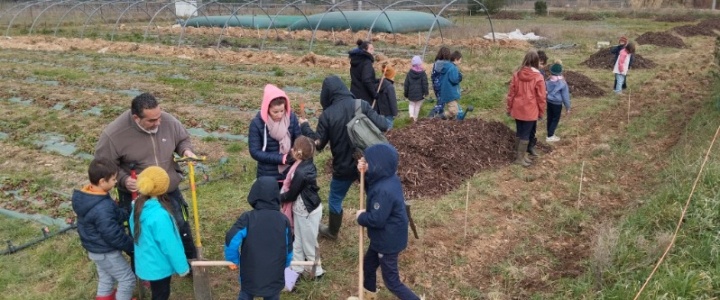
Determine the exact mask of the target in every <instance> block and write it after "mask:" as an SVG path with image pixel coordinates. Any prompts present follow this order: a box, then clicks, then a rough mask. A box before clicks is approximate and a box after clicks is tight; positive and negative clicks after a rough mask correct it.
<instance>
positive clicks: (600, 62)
mask: <svg viewBox="0 0 720 300" xmlns="http://www.w3.org/2000/svg"><path fill="white" fill-rule="evenodd" d="M611 51H612V47H609V48H605V49H600V50H598V52H596V53H595V54H593V55H590V57H589V58H588V59H587V60H586V61H584V62H582V64H583V65H586V66H588V67H589V68H593V69H610V70H612V68H613V67H614V66H615V54H612V52H611ZM656 65H657V64H656V63H655V62H654V61H652V60H649V59H645V58H643V57H642V55H640V54H637V53H636V54H633V56H632V66H630V67H631V68H633V69H652V68H654V67H655V66H656Z"/></svg>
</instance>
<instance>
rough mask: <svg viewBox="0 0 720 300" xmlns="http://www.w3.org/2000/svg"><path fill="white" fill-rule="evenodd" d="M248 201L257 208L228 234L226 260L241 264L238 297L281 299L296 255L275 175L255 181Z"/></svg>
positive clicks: (239, 219)
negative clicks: (286, 273)
mask: <svg viewBox="0 0 720 300" xmlns="http://www.w3.org/2000/svg"><path fill="white" fill-rule="evenodd" d="M247 200H248V202H249V203H250V206H252V208H253V210H251V211H247V212H245V213H243V214H242V215H240V218H238V219H237V221H235V224H233V226H232V227H230V230H228V231H227V233H226V234H225V259H226V260H229V261H231V262H233V263H235V264H236V265H238V266H239V267H240V286H241V291H240V296H239V298H238V300H252V299H254V298H255V297H264V298H265V300H278V299H280V292H281V291H282V289H283V287H284V286H285V268H287V267H289V266H290V261H292V257H293V254H292V253H293V252H292V251H293V249H292V244H293V237H292V231H291V229H290V221H289V220H288V219H287V217H285V215H283V213H281V212H280V189H279V188H278V184H277V181H276V179H275V177H269V176H263V177H260V178H258V179H257V180H255V183H253V185H252V187H251V188H250V193H249V194H248V198H247Z"/></svg>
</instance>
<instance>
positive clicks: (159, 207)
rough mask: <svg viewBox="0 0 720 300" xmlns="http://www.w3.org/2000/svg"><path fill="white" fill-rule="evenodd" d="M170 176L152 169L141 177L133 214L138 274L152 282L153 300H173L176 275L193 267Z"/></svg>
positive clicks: (159, 169)
mask: <svg viewBox="0 0 720 300" xmlns="http://www.w3.org/2000/svg"><path fill="white" fill-rule="evenodd" d="M169 185H170V177H169V176H168V174H167V173H166V172H165V170H164V169H163V168H161V167H158V166H150V167H147V168H145V170H143V171H142V173H140V175H138V178H137V187H138V192H139V193H140V196H139V197H138V198H137V200H135V201H134V202H135V203H134V204H133V208H132V213H131V214H130V232H132V234H133V237H134V238H135V272H136V274H137V276H138V277H140V279H143V280H147V281H150V290H151V291H152V299H153V300H167V299H170V279H171V278H172V275H173V274H178V275H180V276H186V275H187V274H189V273H190V265H189V264H188V262H187V257H186V256H185V250H184V248H183V243H182V240H180V232H179V231H178V228H177V226H176V225H175V224H176V223H175V220H174V219H173V217H172V211H173V210H172V204H171V202H170V198H168V196H167V194H166V193H167V189H168V186H169Z"/></svg>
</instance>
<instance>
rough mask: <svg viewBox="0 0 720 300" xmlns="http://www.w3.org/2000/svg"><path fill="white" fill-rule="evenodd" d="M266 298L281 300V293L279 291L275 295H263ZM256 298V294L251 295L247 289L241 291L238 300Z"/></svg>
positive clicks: (268, 299)
mask: <svg viewBox="0 0 720 300" xmlns="http://www.w3.org/2000/svg"><path fill="white" fill-rule="evenodd" d="M262 298H263V299H264V300H280V293H277V294H275V295H273V296H269V297H262ZM253 299H255V296H254V295H250V294H248V293H247V292H245V291H240V297H238V300H253Z"/></svg>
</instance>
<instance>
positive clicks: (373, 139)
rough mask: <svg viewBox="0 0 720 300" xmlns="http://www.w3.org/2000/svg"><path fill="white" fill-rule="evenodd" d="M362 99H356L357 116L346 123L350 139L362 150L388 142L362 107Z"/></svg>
mask: <svg viewBox="0 0 720 300" xmlns="http://www.w3.org/2000/svg"><path fill="white" fill-rule="evenodd" d="M362 101H363V100H361V99H355V117H353V118H352V120H350V122H348V123H347V124H346V125H345V126H346V127H347V131H348V135H349V136H350V141H351V142H352V144H353V145H354V146H355V148H358V149H360V150H365V148H367V147H370V146H372V145H375V144H380V143H388V140H387V139H386V138H385V135H384V134H383V133H382V132H381V131H380V129H378V128H377V126H375V123H373V122H372V121H371V120H370V118H368V116H366V115H365V114H364V113H363V112H362V109H360V104H361V103H362Z"/></svg>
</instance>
